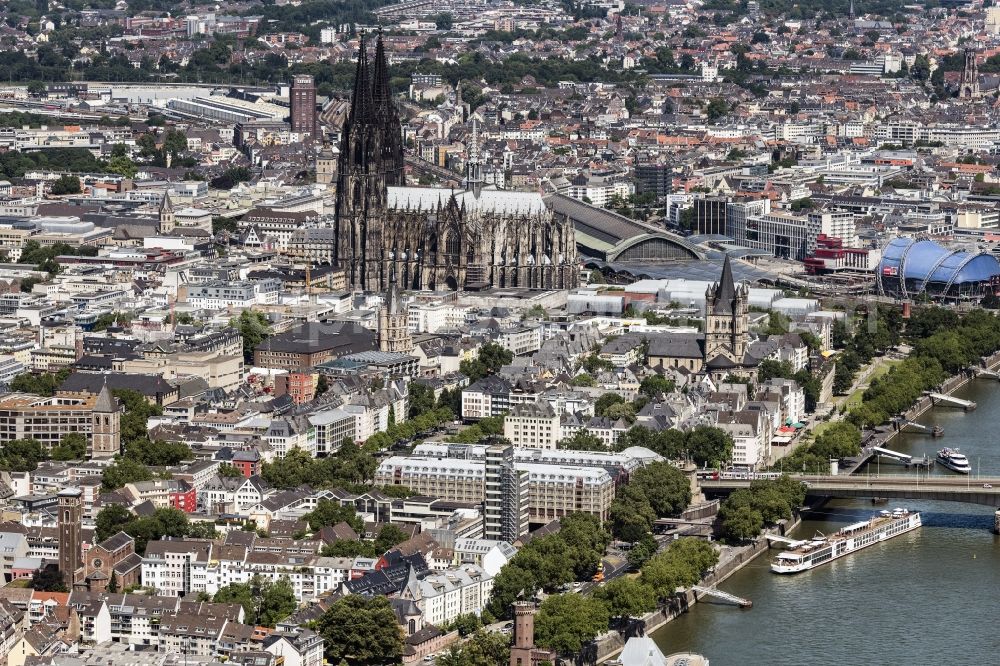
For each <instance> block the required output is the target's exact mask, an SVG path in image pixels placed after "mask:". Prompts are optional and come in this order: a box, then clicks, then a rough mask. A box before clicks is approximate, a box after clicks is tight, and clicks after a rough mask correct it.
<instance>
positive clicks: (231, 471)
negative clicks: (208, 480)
mask: <svg viewBox="0 0 1000 666" xmlns="http://www.w3.org/2000/svg"><path fill="white" fill-rule="evenodd" d="M216 472H217V473H218V475H219V476H220V477H222V478H223V479H226V478H231V479H235V478H237V477H240V476H243V472H241V471H240V469H239V468H238V467H236V466H235V465H230V464H229V463H222V464H221V465H219V469H218V470H216Z"/></svg>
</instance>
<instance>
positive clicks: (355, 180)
mask: <svg viewBox="0 0 1000 666" xmlns="http://www.w3.org/2000/svg"><path fill="white" fill-rule="evenodd" d="M405 183H406V177H405V168H404V158H403V136H402V128H401V126H400V122H399V114H398V112H397V110H396V104H395V102H394V100H393V96H392V90H391V89H390V87H389V66H388V63H387V61H386V56H385V46H384V44H383V42H382V34H381V33H379V35H378V40H377V42H376V45H375V62H374V65H372V64H370V63H369V59H368V45H367V43H366V40H365V38H364V36H362V37H361V40H360V48H359V53H358V65H357V71H356V74H355V78H354V92H353V93H352V95H351V108H350V110H349V112H348V115H347V119H346V121H345V122H344V127H343V131H342V132H341V138H340V157H339V162H338V165H337V201H336V221H335V223H336V232H335V234H334V253H335V255H336V262H337V264H338V265H340V266H343V267H344V268H345V270H347V272H348V281H349V282H350V284H352V285H357V286H361V287H363V288H367V287H368V286H369V285H368V284H367V277H366V276H367V275H369V273H370V272H371V266H369V264H370V263H373V262H375V260H374V258H373V257H374V256H375V255H374V254H373V252H372V247H370V246H377V245H378V244H380V243H381V242H382V241H381V236H380V234H381V231H382V225H383V222H384V220H383V217H384V216H383V213H384V211H385V208H386V201H387V188H388V187H390V186H393V185H405Z"/></svg>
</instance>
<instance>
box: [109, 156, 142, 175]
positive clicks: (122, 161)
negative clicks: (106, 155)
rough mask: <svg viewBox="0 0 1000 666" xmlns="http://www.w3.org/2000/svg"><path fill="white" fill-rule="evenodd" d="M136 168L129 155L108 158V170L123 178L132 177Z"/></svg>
mask: <svg viewBox="0 0 1000 666" xmlns="http://www.w3.org/2000/svg"><path fill="white" fill-rule="evenodd" d="M137 171H138V169H137V168H136V166H135V162H133V161H132V160H131V159H130V158H129V157H126V156H122V155H119V156H117V157H112V158H111V159H110V160H108V172H109V173H116V174H118V175H119V176H124V177H125V178H134V177H135V174H136V172H137Z"/></svg>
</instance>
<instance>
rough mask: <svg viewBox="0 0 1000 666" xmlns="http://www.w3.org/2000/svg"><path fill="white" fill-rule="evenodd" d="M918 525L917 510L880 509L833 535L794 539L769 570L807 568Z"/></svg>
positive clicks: (791, 572) (798, 569) (918, 516)
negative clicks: (868, 517) (873, 514)
mask: <svg viewBox="0 0 1000 666" xmlns="http://www.w3.org/2000/svg"><path fill="white" fill-rule="evenodd" d="M920 525H921V523H920V513H919V512H916V511H914V512H910V511H907V510H906V509H893V510H892V511H881V512H880V513H878V514H877V515H875V516H872V517H871V518H870V519H868V520H866V521H864V522H860V523H855V524H853V525H848V526H847V527H845V528H843V529H841V530H840V531H839V532H837V533H836V534H834V535H833V536H830V537H827V536H825V535H822V534H817V535H816V536H815V537H813V538H812V539H806V540H805V541H796V542H795V543H793V544H791V545H790V546H789V548H788V550H785V551H782V552H781V553H778V556H777V557H775V558H774V560H773V561H772V562H771V571H773V572H774V573H779V574H794V573H800V572H802V571H809V570H810V569H815V568H816V567H818V566H820V565H821V564H826V563H827V562H832V561H833V560H835V559H837V558H838V557H843V556H844V555H850V554H851V553H853V552H855V551H858V550H861V549H862V548H867V547H868V546H870V545H872V544H874V543H879V542H881V541H888V540H889V539H891V538H893V537H895V536H899V535H900V534H905V533H906V532H910V531H912V530H915V529H917V528H918V527H920Z"/></svg>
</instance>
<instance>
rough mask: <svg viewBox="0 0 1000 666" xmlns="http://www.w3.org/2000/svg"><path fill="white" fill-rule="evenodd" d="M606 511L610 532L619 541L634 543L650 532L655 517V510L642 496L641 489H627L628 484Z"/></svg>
mask: <svg viewBox="0 0 1000 666" xmlns="http://www.w3.org/2000/svg"><path fill="white" fill-rule="evenodd" d="M608 512H609V518H610V521H611V533H612V534H613V535H614V536H615V538H616V539H618V540H619V541H628V542H629V543H635V542H636V541H639V540H640V539H642V538H643V537H644V536H646V535H647V534H648V533H650V532H651V531H652V529H653V522H654V521H655V520H656V518H657V516H656V512H655V511H653V507H652V506H650V504H649V502H648V501H647V500H646V498H645V497H644V496H642V494H641V491H639V490H638V489H632V490H629V486H625V487H624V488H623V489H622V492H621V493H620V495H619V497H618V498H616V499H615V500H614V501H613V502H612V503H611V507H610V508H609V511H608Z"/></svg>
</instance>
